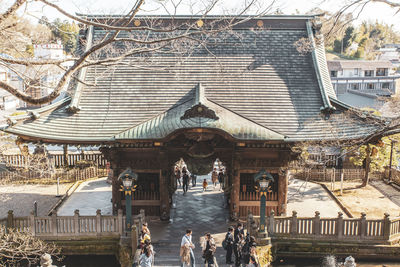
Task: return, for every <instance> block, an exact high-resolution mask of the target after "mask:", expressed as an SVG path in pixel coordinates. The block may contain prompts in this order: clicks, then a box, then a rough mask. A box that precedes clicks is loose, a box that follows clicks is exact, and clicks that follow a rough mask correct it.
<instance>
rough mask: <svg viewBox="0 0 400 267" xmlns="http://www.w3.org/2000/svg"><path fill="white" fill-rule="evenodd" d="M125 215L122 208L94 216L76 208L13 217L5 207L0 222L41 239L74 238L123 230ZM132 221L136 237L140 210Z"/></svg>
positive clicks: (99, 212) (118, 234) (142, 217)
mask: <svg viewBox="0 0 400 267" xmlns="http://www.w3.org/2000/svg"><path fill="white" fill-rule="evenodd" d="M125 219H126V218H125V216H123V214H122V210H118V215H116V216H113V215H102V214H101V211H100V210H97V212H96V215H95V216H80V215H79V210H76V211H75V213H74V215H73V216H57V214H56V213H53V215H52V216H43V217H38V216H34V215H33V214H31V215H30V216H27V217H17V218H16V217H14V216H13V212H12V211H9V212H8V216H7V218H5V219H1V220H0V225H3V226H5V227H7V228H13V229H16V230H17V231H26V232H30V233H31V234H32V235H34V236H37V237H40V238H42V239H45V240H46V239H50V240H51V239H55V238H57V237H66V238H72V239H76V238H79V237H90V236H116V237H119V236H122V235H124V233H125V229H126V228H125ZM132 222H133V225H135V226H136V237H139V234H140V230H141V226H142V224H143V222H145V215H144V210H141V211H140V214H139V215H136V216H133V217H132Z"/></svg>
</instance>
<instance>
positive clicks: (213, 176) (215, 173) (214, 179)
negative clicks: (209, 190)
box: [211, 168, 218, 190]
mask: <svg viewBox="0 0 400 267" xmlns="http://www.w3.org/2000/svg"><path fill="white" fill-rule="evenodd" d="M217 180H218V171H217V168H214V170H213V172H212V173H211V181H212V183H213V185H214V190H215V187H216V186H217Z"/></svg>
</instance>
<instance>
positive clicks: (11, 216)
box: [7, 210, 14, 228]
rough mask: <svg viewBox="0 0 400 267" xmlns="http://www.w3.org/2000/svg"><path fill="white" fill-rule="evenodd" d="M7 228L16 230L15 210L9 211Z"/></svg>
mask: <svg viewBox="0 0 400 267" xmlns="http://www.w3.org/2000/svg"><path fill="white" fill-rule="evenodd" d="M7 228H14V211H13V210H9V211H8V214H7Z"/></svg>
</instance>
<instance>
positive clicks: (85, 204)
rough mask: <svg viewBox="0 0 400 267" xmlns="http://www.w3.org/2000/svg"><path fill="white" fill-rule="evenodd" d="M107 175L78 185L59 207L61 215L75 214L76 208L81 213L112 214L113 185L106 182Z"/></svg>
mask: <svg viewBox="0 0 400 267" xmlns="http://www.w3.org/2000/svg"><path fill="white" fill-rule="evenodd" d="M106 180H107V177H103V178H99V179H96V180H88V181H85V182H83V183H82V184H80V185H79V186H78V188H77V189H76V190H75V192H74V193H73V194H72V195H71V196H69V197H68V199H67V200H66V201H65V202H64V203H63V204H62V206H61V207H60V208H59V209H58V211H57V214H58V215H59V216H73V215H74V211H75V210H76V209H78V210H79V214H80V215H86V216H90V215H92V216H93V215H96V210H98V209H100V210H101V214H103V215H111V214H112V203H111V185H110V184H108V183H107V182H106Z"/></svg>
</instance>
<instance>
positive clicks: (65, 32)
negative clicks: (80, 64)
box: [51, 18, 79, 54]
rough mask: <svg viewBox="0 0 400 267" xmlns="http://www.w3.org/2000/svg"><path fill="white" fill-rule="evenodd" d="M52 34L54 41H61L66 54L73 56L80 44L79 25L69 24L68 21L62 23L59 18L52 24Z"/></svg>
mask: <svg viewBox="0 0 400 267" xmlns="http://www.w3.org/2000/svg"><path fill="white" fill-rule="evenodd" d="M51 32H52V34H53V40H54V41H55V40H61V42H62V44H63V45H64V50H65V52H66V53H68V54H71V53H73V52H75V50H76V47H77V43H78V41H77V39H78V33H79V27H78V25H76V24H75V23H74V22H69V21H67V20H64V21H61V20H60V19H58V18H57V19H55V20H54V22H53V23H52V30H51Z"/></svg>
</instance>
